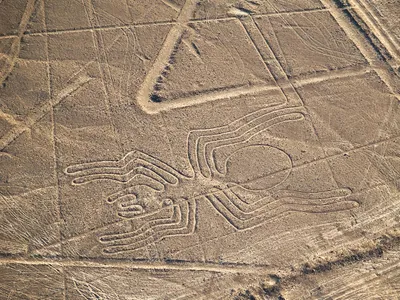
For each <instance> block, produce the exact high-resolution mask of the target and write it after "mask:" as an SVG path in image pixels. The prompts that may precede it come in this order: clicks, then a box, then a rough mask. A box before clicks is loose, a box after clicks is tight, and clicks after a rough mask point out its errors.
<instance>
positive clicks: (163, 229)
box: [65, 106, 358, 254]
mask: <svg viewBox="0 0 400 300" xmlns="http://www.w3.org/2000/svg"><path fill="white" fill-rule="evenodd" d="M305 116H306V113H305V110H304V108H303V107H284V106H277V107H275V108H273V109H271V108H269V109H260V110H258V111H255V112H253V113H250V114H247V115H245V116H243V117H242V118H240V119H237V120H234V121H232V122H230V123H228V124H226V125H224V126H220V127H214V128H209V129H197V130H193V131H191V132H189V134H188V139H187V141H188V144H187V147H188V149H187V151H188V152H187V154H188V163H189V165H190V167H191V170H192V172H191V174H190V175H184V174H183V172H181V171H179V170H177V169H176V168H174V167H173V166H171V165H169V164H168V163H165V162H163V161H161V160H159V159H157V158H155V157H153V156H151V155H148V154H146V153H143V152H141V151H138V150H134V151H132V152H129V153H128V154H127V155H125V156H124V157H123V158H122V159H120V160H118V161H97V162H89V163H82V164H77V165H72V166H69V167H67V168H66V169H65V173H66V174H67V175H69V176H73V179H72V184H73V185H83V184H89V183H93V182H97V181H103V180H108V181H115V182H117V184H118V185H119V186H120V188H119V189H118V190H117V191H116V192H114V193H112V194H110V195H109V197H108V198H107V202H108V203H109V204H115V205H116V210H117V214H118V216H119V217H120V218H121V219H123V220H130V221H131V222H132V223H133V224H136V222H138V223H139V224H140V225H139V226H136V227H135V226H133V229H132V230H130V231H127V232H111V233H109V234H106V235H103V236H101V237H100V238H99V242H100V243H101V244H103V245H104V248H103V252H104V253H105V254H117V253H124V252H127V251H132V250H137V249H141V248H143V247H146V246H148V245H149V244H152V243H154V242H157V241H160V240H163V239H165V238H166V237H174V236H183V235H191V234H193V233H194V232H195V231H196V226H197V225H196V224H197V208H198V203H199V201H206V202H209V203H210V204H211V205H212V207H214V209H215V210H216V212H218V213H219V214H220V215H221V216H222V217H223V218H224V219H225V220H226V221H227V222H228V223H229V224H231V225H232V226H233V228H235V229H236V230H249V229H252V228H254V227H256V226H259V225H262V224H264V223H265V222H268V221H270V220H272V219H274V218H276V217H279V216H282V215H283V214H285V213H288V212H306V213H321V212H324V213H328V212H335V211H340V210H348V209H352V208H355V207H357V206H358V203H357V202H356V201H355V200H353V199H351V198H350V196H351V194H352V192H351V190H350V189H347V188H337V189H333V190H322V191H320V192H301V191H296V190H290V189H287V188H285V187H284V183H285V182H286V180H287V179H288V177H289V175H290V174H291V172H292V169H293V161H292V159H291V157H290V155H289V153H287V152H286V151H285V150H284V149H281V148H279V147H277V146H274V145H272V144H268V143H262V144H260V143H259V142H256V141H254V140H253V138H254V137H257V136H258V135H260V134H262V133H265V132H266V131H267V130H268V129H271V128H273V127H279V128H283V127H284V126H286V124H289V123H293V122H303V121H304V120H305ZM221 151H222V152H223V153H224V155H222V156H221V155H220V154H217V153H219V152H221ZM244 166H246V169H244ZM246 170H248V171H246Z"/></svg>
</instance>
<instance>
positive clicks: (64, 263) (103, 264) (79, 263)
mask: <svg viewBox="0 0 400 300" xmlns="http://www.w3.org/2000/svg"><path fill="white" fill-rule="evenodd" d="M11 264H20V265H31V266H46V265H51V266H60V267H81V268H117V269H133V270H177V271H207V272H216V273H241V274H271V272H272V271H273V270H272V269H271V268H269V267H268V266H253V265H244V264H233V263H231V264H228V263H223V264H218V263H210V262H206V263H203V262H201V263H197V262H187V261H178V262H177V261H174V262H145V261H143V262H140V261H129V260H119V259H104V258H96V259H85V258H80V259H67V258H54V259H19V258H4V257H3V258H0V265H11Z"/></svg>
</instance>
